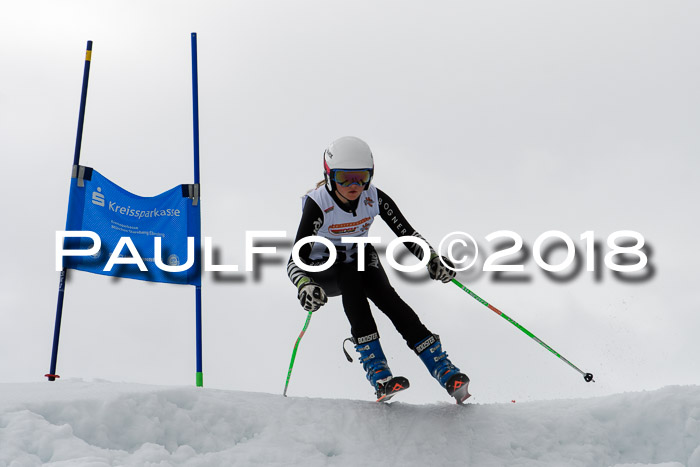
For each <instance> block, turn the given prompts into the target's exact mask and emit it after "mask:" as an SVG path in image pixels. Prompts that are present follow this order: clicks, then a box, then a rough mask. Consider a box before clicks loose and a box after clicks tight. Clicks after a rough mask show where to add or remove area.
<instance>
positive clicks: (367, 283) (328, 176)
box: [287, 136, 470, 403]
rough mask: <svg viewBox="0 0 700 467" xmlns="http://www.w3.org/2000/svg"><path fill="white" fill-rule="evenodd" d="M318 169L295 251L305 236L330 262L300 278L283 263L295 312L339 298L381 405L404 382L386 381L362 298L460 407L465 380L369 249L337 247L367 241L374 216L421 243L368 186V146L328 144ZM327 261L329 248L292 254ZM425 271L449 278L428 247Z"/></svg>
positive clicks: (419, 253)
mask: <svg viewBox="0 0 700 467" xmlns="http://www.w3.org/2000/svg"><path fill="white" fill-rule="evenodd" d="M323 167H324V179H323V180H322V181H321V182H319V183H318V184H317V187H316V189H315V190H312V191H310V192H309V193H307V194H306V195H305V196H304V197H303V201H302V203H303V213H302V216H301V221H300V223H299V229H298V230H297V235H296V239H295V244H296V243H297V242H298V241H299V240H301V239H303V238H305V237H308V236H321V237H324V238H326V239H328V240H330V242H332V244H333V245H334V246H335V250H336V252H337V258H336V261H335V262H334V263H333V265H332V266H331V267H330V268H329V269H326V270H324V271H321V272H307V271H304V270H302V269H301V268H300V267H299V266H298V265H297V264H296V263H295V262H294V259H293V256H292V257H290V258H289V262H288V263H287V274H288V275H289V278H290V280H291V281H292V283H293V284H294V285H295V286H296V288H297V298H298V299H299V301H300V303H301V305H302V307H303V308H304V309H305V310H307V311H316V310H318V309H319V308H320V307H321V306H323V305H324V304H325V303H326V302H327V301H328V297H334V296H338V295H341V296H342V302H343V308H344V310H345V314H346V315H347V318H348V320H349V321H350V327H351V334H352V338H349V339H350V340H351V341H352V342H353V344H355V350H356V351H357V352H358V353H359V354H360V362H361V363H362V366H363V368H364V370H365V371H366V372H367V379H368V380H369V382H370V384H371V385H372V386H373V387H374V389H375V391H376V395H377V401H386V400H388V399H389V398H391V397H392V396H393V395H394V394H395V393H397V392H399V391H401V390H403V389H406V388H408V386H409V382H408V380H407V379H406V378H404V377H401V376H397V377H394V376H393V375H392V373H391V370H390V369H389V365H388V364H387V359H386V357H385V355H384V352H383V351H382V347H381V345H380V344H379V333H378V331H377V325H376V323H375V321H374V318H373V317H372V314H371V311H370V307H369V303H368V301H367V299H370V300H372V302H374V304H375V305H376V306H377V307H378V308H379V309H380V310H381V311H382V312H383V313H384V314H386V315H387V316H388V317H389V319H390V320H391V322H392V323H393V324H394V327H395V328H396V330H397V331H398V332H399V333H400V334H401V336H402V337H403V338H404V340H405V341H406V344H408V347H409V348H410V349H412V350H413V351H415V352H416V354H417V355H418V356H419V357H420V359H421V360H422V361H423V363H424V364H425V366H426V367H427V368H428V371H429V372H430V374H431V375H432V376H433V377H434V378H435V379H436V380H437V381H438V382H439V383H440V385H442V387H444V388H445V389H446V390H447V392H448V393H449V394H450V395H451V396H453V397H454V398H455V399H456V400H457V403H462V402H463V401H464V400H465V399H466V398H467V397H469V395H470V394H469V392H468V385H469V378H468V377H467V375H465V374H463V373H461V372H460V370H459V368H457V367H456V366H455V365H453V364H452V362H451V361H450V360H449V359H448V358H447V353H446V352H445V351H444V350H443V349H442V343H441V342H440V337H439V336H438V335H436V334H433V333H432V332H430V331H429V330H428V329H427V328H426V327H425V326H424V325H423V323H421V321H420V319H419V318H418V316H417V315H416V313H415V312H414V311H413V309H411V307H410V306H409V305H407V304H406V302H404V301H403V300H402V299H401V297H399V295H398V294H397V293H396V291H395V290H394V288H393V287H392V286H391V284H390V283H389V280H388V278H387V276H386V273H385V272H384V269H383V268H382V265H381V263H380V261H379V256H378V254H377V252H376V250H375V249H374V247H372V245H371V244H369V243H367V244H361V243H360V245H362V246H361V247H360V248H363V250H364V251H359V250H358V243H357V242H353V243H345V242H342V239H343V238H346V237H367V236H368V230H369V228H370V226H371V225H372V222H373V221H374V217H375V216H377V215H379V216H381V218H382V219H383V220H384V222H386V223H387V225H388V226H389V227H390V228H391V230H392V231H393V232H394V233H395V234H396V235H397V236H406V235H411V236H414V237H419V238H421V239H422V238H423V237H421V236H420V234H419V233H418V232H416V231H415V230H414V229H413V228H412V227H411V225H410V224H409V223H408V221H407V220H406V219H405V217H404V216H403V215H402V214H401V211H399V209H398V207H397V206H396V204H395V203H394V201H393V200H392V199H391V198H389V196H387V194H386V193H384V192H383V191H382V190H379V189H378V188H377V187H375V186H374V185H373V184H372V183H371V182H372V177H373V174H374V159H373V156H372V152H371V150H370V148H369V146H368V145H367V143H365V142H364V141H362V140H361V139H359V138H356V137H353V136H345V137H342V138H339V139H337V140H335V141H333V142H332V143H331V144H330V146H328V148H327V149H326V150H325V152H324V154H323ZM365 245H366V246H365ZM406 245H407V246H409V245H410V247H409V250H410V251H411V252H412V253H413V254H414V255H415V256H416V257H418V259H419V260H421V259H422V258H423V249H422V248H421V247H420V246H419V245H418V244H416V243H407V244H406ZM329 255H330V252H329V250H328V248H326V246H324V244H323V243H321V242H313V243H307V244H305V245H304V246H302V247H301V248H300V250H299V258H300V259H301V260H302V261H303V262H304V263H305V264H306V265H310V266H317V265H320V264H324V263H326V261H327V260H328V258H329ZM358 261H359V262H360V263H361V264H358ZM445 264H447V265H448V266H449V267H447V266H445ZM427 267H428V271H429V274H430V277H431V278H432V279H435V280H440V281H442V282H449V281H451V280H452V278H454V276H455V271H454V270H453V269H451V268H453V266H452V263H450V262H449V260H448V259H447V258H444V257H443V258H442V261H441V258H440V257H439V255H438V254H437V253H436V252H435V250H434V249H433V248H432V247H430V261H429V262H428V266H427ZM346 340H348V339H346ZM343 350H345V349H343ZM346 355H347V353H346ZM349 358H350V357H349V356H348V359H349Z"/></svg>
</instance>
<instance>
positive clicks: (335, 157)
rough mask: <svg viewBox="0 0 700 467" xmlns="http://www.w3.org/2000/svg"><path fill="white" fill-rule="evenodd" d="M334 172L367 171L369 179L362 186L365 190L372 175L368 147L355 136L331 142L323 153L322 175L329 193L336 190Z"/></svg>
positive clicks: (372, 168)
mask: <svg viewBox="0 0 700 467" xmlns="http://www.w3.org/2000/svg"><path fill="white" fill-rule="evenodd" d="M336 170H343V171H347V170H368V171H369V179H368V180H367V183H366V184H365V186H364V189H365V190H367V189H368V188H369V185H370V183H371V181H372V177H373V175H374V157H372V150H371V149H370V148H369V145H368V144H367V143H365V142H364V141H362V140H361V139H360V138H356V137H355V136H343V137H342V138H338V139H336V140H335V141H333V142H332V143H331V144H330V145H329V146H328V148H327V149H326V150H325V151H324V152H323V175H324V177H325V180H326V186H327V187H328V189H329V190H330V191H335V189H336V184H335V174H334V172H335V171H336Z"/></svg>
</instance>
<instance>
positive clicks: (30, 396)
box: [0, 380, 700, 467]
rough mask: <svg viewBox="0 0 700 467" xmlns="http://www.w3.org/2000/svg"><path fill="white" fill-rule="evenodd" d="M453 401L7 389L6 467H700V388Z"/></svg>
mask: <svg viewBox="0 0 700 467" xmlns="http://www.w3.org/2000/svg"><path fill="white" fill-rule="evenodd" d="M329 392H331V391H330V390H329ZM446 400H447V399H445V401H440V402H436V403H434V404H427V405H413V404H407V403H403V402H400V401H396V402H392V403H390V404H377V403H375V402H372V401H370V400H366V401H360V400H346V399H319V398H303V397H288V398H284V397H282V396H281V395H279V394H265V393H252V392H238V391H224V390H215V389H208V388H204V389H202V388H194V387H166V386H145V385H135V384H127V383H111V382H105V381H82V380H68V381H58V382H55V383H5V384H0V467H6V466H7V467H10V466H11V467H20V466H22V467H24V466H37V465H50V466H56V467H57V466H69V465H70V466H90V467H98V466H112V465H138V466H169V465H187V466H212V465H214V466H217V465H246V466H247V465H285V466H287V465H304V466H326V465H329V466H344V465H348V466H349V465H474V466H504V465H508V466H535V465H536V466H615V467H631V466H649V465H655V466H663V467H679V466H688V467H700V386H669V387H665V388H662V389H659V390H656V391H648V392H646V391H645V392H634V393H623V394H616V395H612V396H605V397H598V398H590V399H571V400H553V401H538V402H526V403H517V402H516V403H501V404H468V405H466V406H464V407H460V406H457V405H455V404H452V403H448V402H446Z"/></svg>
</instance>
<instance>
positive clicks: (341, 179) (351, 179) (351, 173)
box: [334, 170, 372, 187]
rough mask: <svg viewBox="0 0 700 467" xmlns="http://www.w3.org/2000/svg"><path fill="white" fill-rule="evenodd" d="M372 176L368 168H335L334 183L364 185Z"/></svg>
mask: <svg viewBox="0 0 700 467" xmlns="http://www.w3.org/2000/svg"><path fill="white" fill-rule="evenodd" d="M371 178H372V172H371V171H369V170H336V171H335V175H334V180H335V183H337V184H339V185H341V186H346V187H347V186H350V185H355V184H357V185H360V186H364V185H367V184H368V183H369V180H370V179H371Z"/></svg>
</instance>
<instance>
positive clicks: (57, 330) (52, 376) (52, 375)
mask: <svg viewBox="0 0 700 467" xmlns="http://www.w3.org/2000/svg"><path fill="white" fill-rule="evenodd" d="M91 60H92V41H88V42H87V50H86V51H85V68H84V69H83V88H82V91H81V93H80V113H79V114H78V134H77V136H76V137H75V152H74V153H73V165H78V164H79V163H80V148H81V146H82V142H83V124H84V123H85V103H86V102H87V90H88V78H89V77H90V61H91ZM65 289H66V268H65V267H64V268H63V269H62V270H61V275H60V277H59V280H58V300H57V302H56V322H55V324H54V329H53V348H52V350H51V368H50V370H49V372H48V373H47V374H46V375H44V376H46V377H47V378H49V381H55V380H56V378H59V376H58V375H57V374H56V362H57V360H58V338H59V335H60V334H61V318H62V317H63V297H64V294H65Z"/></svg>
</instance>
